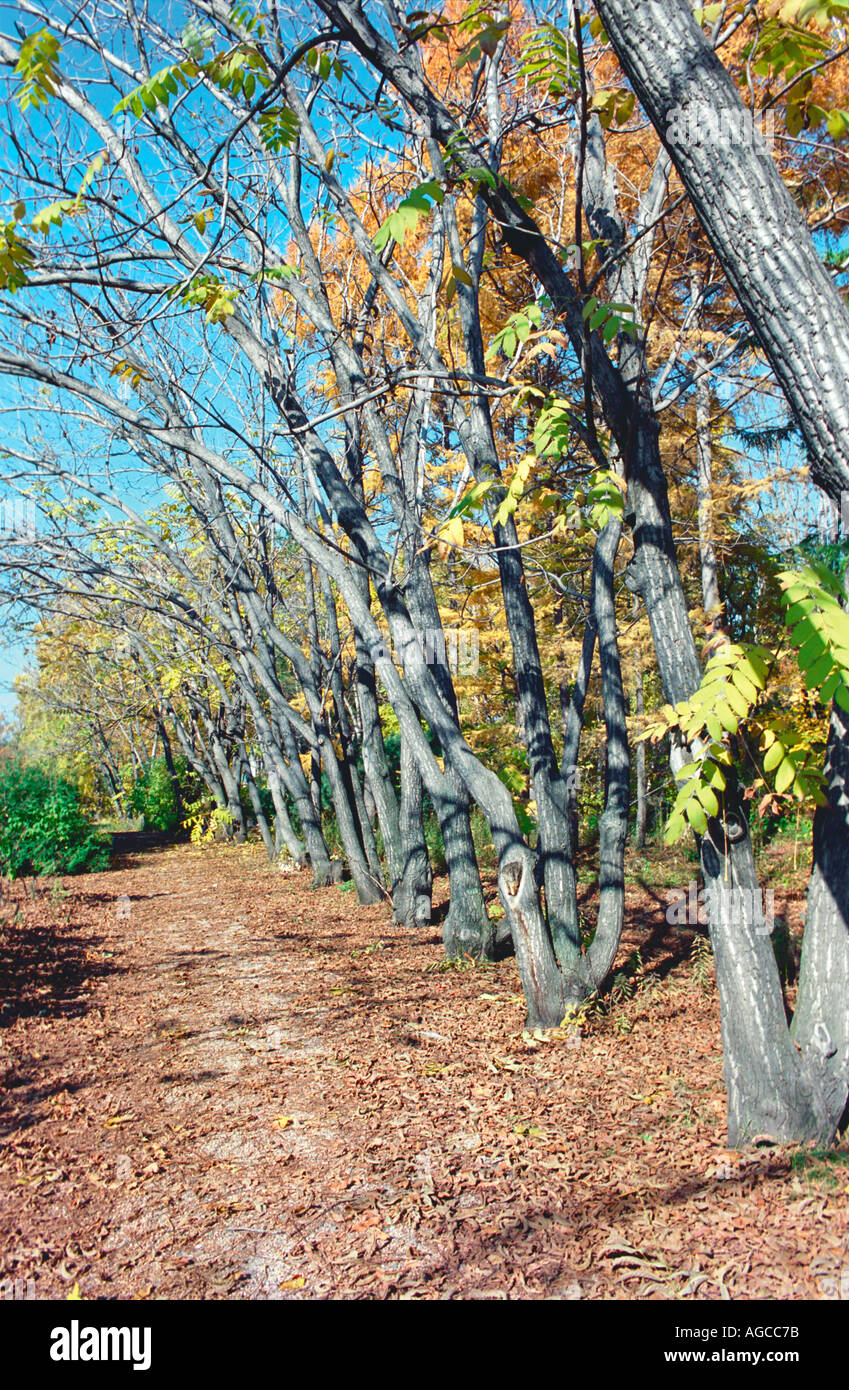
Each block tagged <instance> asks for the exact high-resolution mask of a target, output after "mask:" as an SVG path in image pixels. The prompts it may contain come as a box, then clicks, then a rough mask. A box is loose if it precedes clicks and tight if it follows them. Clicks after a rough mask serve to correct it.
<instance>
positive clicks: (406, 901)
mask: <svg viewBox="0 0 849 1390" xmlns="http://www.w3.org/2000/svg"><path fill="white" fill-rule="evenodd" d="M399 830H400V843H401V848H402V864H401V874H400V877H399V879H398V883H397V885H396V889H395V893H394V895H393V914H392V916H393V919H394V921H396V922H398V923H399V925H400V926H403V927H422V926H424V925H425V924H426V923H427V922H429V921H430V915H431V901H430V895H431V889H432V888H433V873H432V871H431V867H430V862H429V860H428V853H427V844H426V843H425V836H424V826H423V825H422V776H421V773H420V771H419V765H418V763H417V762H416V756H415V752H414V750H413V749H412V747H411V746H410V740H409V738H405V737H404V735H403V734H402V735H401V804H400V817H399Z"/></svg>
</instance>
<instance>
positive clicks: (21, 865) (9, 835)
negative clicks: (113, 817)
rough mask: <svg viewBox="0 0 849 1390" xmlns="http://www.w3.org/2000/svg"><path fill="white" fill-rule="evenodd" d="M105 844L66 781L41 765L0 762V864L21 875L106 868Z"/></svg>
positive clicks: (9, 873)
mask: <svg viewBox="0 0 849 1390" xmlns="http://www.w3.org/2000/svg"><path fill="white" fill-rule="evenodd" d="M108 864H109V846H108V844H107V843H106V842H105V841H104V840H103V839H102V837H101V836H100V835H98V833H97V832H96V830H95V829H94V826H93V825H92V823H91V821H89V820H88V818H87V817H86V816H85V815H84V814H83V812H82V810H81V807H80V798H79V793H78V792H77V790H76V788H75V787H73V786H71V784H70V782H65V781H63V780H62V779H61V778H57V777H51V776H50V775H49V774H48V773H47V772H45V771H44V770H43V769H42V768H40V767H25V766H23V765H22V764H21V763H17V762H6V763H2V764H0V868H2V871H3V873H4V874H5V875H7V876H8V877H10V878H17V877H19V876H20V875H21V874H76V873H82V872H83V871H84V870H89V871H96V870H98V869H105V868H106V867H107V866H108Z"/></svg>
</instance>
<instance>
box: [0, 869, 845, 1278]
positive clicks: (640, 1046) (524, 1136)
mask: <svg viewBox="0 0 849 1390" xmlns="http://www.w3.org/2000/svg"><path fill="white" fill-rule="evenodd" d="M644 864H645V867H646V868H648V867H649V866H648V864H647V863H646V861H642V860H634V861H633V862H632V863H631V877H632V891H631V893H630V897H629V919H628V931H627V933H626V940H625V943H624V946H623V951H622V955H621V959H620V962H619V967H620V968H619V973H618V975H617V979H616V983H615V987H614V989H613V991H612V993H610V994H608V996H607V998H606V1000H605V1002H604V1004H603V1007H602V1008H600V1009H598V1010H597V1011H596V1012H595V1014H594V1015H593V1016H591V1017H590V1018H589V1019H588V1020H587V1021H586V1022H585V1023H584V1025H583V1026H582V1027H581V1029H580V1030H579V1031H576V1030H574V1029H572V1030H568V1029H566V1030H563V1031H562V1032H561V1033H559V1034H557V1035H555V1036H553V1037H549V1038H547V1039H538V1038H534V1037H530V1036H527V1035H523V1031H522V1021H523V1007H522V1002H521V997H520V993H519V983H518V977H517V974H516V969H515V965H514V963H513V962H512V961H510V960H508V961H504V962H502V963H500V964H498V965H496V966H491V967H483V968H482V967H472V966H470V965H467V966H466V967H464V968H457V967H452V968H446V967H445V962H444V960H443V958H442V953H441V949H440V944H439V934H438V929H437V928H436V927H435V926H434V927H431V928H430V929H428V930H426V931H422V932H419V933H415V934H413V933H408V932H404V931H401V930H398V929H396V928H393V927H392V925H391V923H390V921H389V915H388V913H387V911H386V910H385V909H383V908H365V909H364V908H359V907H358V906H357V904H356V899H355V898H354V896H353V894H352V893H351V892H350V891H349V890H347V889H346V887H345V886H343V887H334V888H328V889H324V890H320V891H317V892H316V891H312V890H311V889H310V888H309V879H308V876H307V875H301V874H291V875H286V874H283V873H281V872H279V871H278V870H274V869H272V868H270V867H269V866H268V865H267V864H266V863H265V862H264V860H263V856H262V852H261V850H260V849H258V848H257V847H254V846H249V847H244V848H238V847H230V846H223V847H214V848H212V847H210V848H203V849H200V848H195V847H193V846H178V847H175V848H170V849H148V850H145V851H144V852H141V853H139V854H137V855H135V856H130V855H128V856H125V857H124V858H122V859H119V860H117V861H116V865H115V867H114V868H113V870H112V871H111V872H109V873H103V874H98V875H90V876H87V877H84V878H78V879H66V880H64V881H63V882H61V883H58V882H57V883H53V884H51V883H48V884H46V885H45V884H42V885H40V887H39V888H38V889H33V890H32V891H27V889H26V887H25V886H24V885H22V884H16V885H15V886H14V889H13V890H12V891H11V892H10V890H9V888H8V886H7V888H6V890H5V898H4V900H3V903H2V905H0V1082H2V1110H0V1280H6V1281H12V1283H11V1287H12V1288H14V1289H15V1290H16V1291H17V1292H18V1294H20V1293H21V1291H23V1292H24V1294H25V1295H29V1296H35V1297H37V1298H43V1297H47V1298H67V1296H68V1294H69V1293H72V1292H73V1291H74V1290H78V1293H79V1296H80V1297H82V1298H83V1299H98V1298H125V1299H127V1298H139V1299H150V1298H204V1299H210V1298H328V1297H342V1298H360V1297H368V1298H384V1297H389V1298H399V1297H400V1298H538V1297H556V1298H566V1299H579V1298H681V1297H683V1298H694V1299H705V1298H732V1299H733V1298H811V1297H814V1298H817V1297H819V1298H822V1297H826V1298H834V1297H838V1298H839V1297H841V1296H842V1297H844V1298H849V1152H847V1151H846V1149H845V1148H843V1149H839V1150H837V1151H835V1152H834V1153H832V1154H830V1155H827V1156H826V1155H816V1154H811V1153H803V1152H801V1151H793V1150H780V1149H775V1148H772V1149H760V1150H757V1151H755V1152H753V1153H749V1154H746V1155H741V1154H738V1153H732V1152H729V1151H728V1150H726V1148H725V1147H724V1093H723V1086H722V1075H721V1056H720V1044H719V1020H718V1004H717V998H716V991H715V987H714V985H713V981H712V972H711V967H710V957H709V953H707V952H706V950H705V949H704V946H703V944H701V938H700V937H699V936H698V935H696V936H695V938H694V933H693V930H692V928H674V927H670V926H669V924H668V923H667V921H666V917H665V908H666V899H665V894H664V891H663V889H662V887H658V886H657V885H655V886H648V884H647V880H646V876H645V874H644V873H643V868H642V866H643V865H644ZM585 893H586V895H587V904H588V906H587V910H588V914H589V913H590V911H591V893H592V889H591V888H590V887H589V886H587V887H586V888H585ZM777 897H778V898H780V894H779V895H777ZM784 907H785V911H787V912H788V916H790V917H791V918H792V917H793V914H794V913H795V915H796V917H798V903H797V904H796V905H795V907H794V906H793V905H792V904H791V905H790V907H789V909H788V906H787V904H786V903H785V904H784ZM694 940H695V944H694ZM3 1287H4V1286H3V1285H0V1288H3ZM9 1287H10V1286H9V1284H8V1283H7V1284H6V1285H5V1289H6V1291H8V1290H9ZM74 1296H76V1294H75V1295H74Z"/></svg>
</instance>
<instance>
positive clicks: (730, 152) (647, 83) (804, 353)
mask: <svg viewBox="0 0 849 1390" xmlns="http://www.w3.org/2000/svg"><path fill="white" fill-rule="evenodd" d="M596 9H597V10H598V13H599V17H600V18H601V21H602V23H603V24H604V27H605V29H606V31H607V34H608V36H609V38H610V42H611V43H612V45H613V47H614V49H615V50H616V56H617V57H618V59H619V61H620V63H621V64H622V67H623V69H624V70H625V72H626V74H627V76H628V78H629V80H630V82H631V84H632V85H633V87H634V90H635V92H636V93H637V96H638V97H639V99H640V102H641V103H642V105H643V107H644V109H645V111H646V113H647V115H648V117H649V119H650V120H651V122H652V125H653V126H654V128H655V130H656V131H657V133H658V135H659V136H660V138H661V140H662V141H663V143H664V145H665V146H666V149H667V150H668V152H669V156H670V158H671V160H672V162H673V164H674V165H675V168H676V169H677V171H678V174H679V176H680V178H681V182H682V183H683V184H684V187H685V188H686V190H687V192H688V194H689V196H690V200H691V202H692V204H693V207H694V209H695V211H696V213H697V215H698V218H699V221H700V222H701V224H702V226H703V227H704V229H705V232H706V234H707V236H708V238H709V240H710V241H711V243H712V245H713V248H714V250H715V251H716V254H717V257H718V258H719V262H720V264H721V266H722V268H723V270H724V271H725V274H726V275H727V276H728V279H729V280H730V282H731V284H732V285H733V287H734V290H735V293H736V294H737V298H738V299H739V301H740V304H741V306H742V308H743V310H744V312H745V314H746V316H747V318H748V320H749V323H750V324H751V326H752V328H753V329H754V332H755V333H756V335H757V337H758V340H759V342H760V344H761V346H762V348H763V350H764V352H765V354H766V356H767V358H768V359H769V363H770V365H771V367H772V369H773V371H774V372H775V375H776V377H777V378H778V380H779V382H780V383H781V386H782V389H783V391H784V394H785V396H786V397H787V400H788V402H789V404H790V407H791V409H792V411H793V413H794V415H795V416H796V418H797V420H798V421H799V425H800V428H801V430H802V434H803V435H804V438H805V443H806V444H807V446H808V452H809V454H810V457H811V474H812V476H813V478H814V480H815V482H817V483H818V484H819V485H820V487H822V488H823V489H824V490H825V491H826V492H827V493H828V494H829V496H830V497H832V498H833V499H834V500H835V501H836V502H837V503H838V506H839V505H840V495H841V492H842V491H843V490H845V489H849V391H847V386H846V383H847V380H849V312H847V309H846V306H845V304H844V303H843V300H842V298H841V295H840V292H839V290H838V288H837V286H836V284H835V283H834V280H833V279H832V277H831V275H830V274H829V272H828V270H827V269H826V267H825V266H824V265H823V263H822V260H821V258H820V255H819V253H818V251H817V249H816V247H815V245H814V243H813V240H812V238H811V235H810V233H809V231H808V228H807V226H806V225H805V220H804V218H803V216H802V213H801V212H800V210H799V208H798V207H797V206H796V204H795V203H794V201H793V199H792V197H791V196H790V193H789V191H788V189H787V187H786V186H785V184H784V181H783V180H782V178H781V175H780V174H779V172H778V169H777V168H776V166H775V163H774V161H773V159H772V156H771V155H770V153H769V150H768V149H767V147H766V145H765V143H764V141H763V139H762V138H761V135H760V133H759V132H758V131H757V130H756V129H755V128H754V124H753V122H752V121H751V120H750V119H749V118H748V113H747V111H746V108H745V107H744V106H743V103H742V102H741V100H740V97H739V94H738V89H737V87H736V85H735V83H734V81H733V79H732V77H731V76H730V74H729V73H728V72H727V71H726V70H725V68H724V67H723V66H722V63H721V62H720V60H719V58H718V57H717V55H716V54H715V53H714V51H713V49H712V48H711V46H710V44H709V43H708V41H707V39H706V37H705V35H704V34H703V33H702V30H701V29H700V28H699V26H698V25H697V23H696V21H695V19H694V18H693V11H692V8H691V6H690V5H689V3H687V2H686V0H640V3H639V4H635V3H634V0H597V4H596ZM706 121H709V122H710V123H711V126H712V129H713V130H720V131H727V132H729V135H728V138H727V139H724V140H723V142H722V145H721V148H718V147H717V145H716V143H715V142H714V141H711V142H709V143H708V142H702V141H701V140H700V139H698V138H693V137H694V135H695V133H696V132H697V131H698V130H699V127H700V126H704V124H705V122H706Z"/></svg>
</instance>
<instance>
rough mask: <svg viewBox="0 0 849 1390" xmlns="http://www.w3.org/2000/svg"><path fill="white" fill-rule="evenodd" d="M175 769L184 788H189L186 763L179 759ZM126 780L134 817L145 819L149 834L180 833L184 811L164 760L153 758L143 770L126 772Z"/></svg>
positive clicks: (128, 799) (176, 761)
mask: <svg viewBox="0 0 849 1390" xmlns="http://www.w3.org/2000/svg"><path fill="white" fill-rule="evenodd" d="M174 767H175V771H176V773H177V777H178V779H179V782H180V784H181V786H185V784H186V783H187V782H189V781H190V780H191V779H190V778H189V777H187V774H186V767H185V764H184V762H183V760H182V759H181V758H178V759H176V760H175V764H174ZM123 776H124V783H125V786H127V805H128V807H129V812H130V815H131V816H144V829H145V830H163V831H168V832H171V831H175V830H177V829H178V827H179V825H180V809H179V807H178V805H177V798H176V796H175V795H174V783H173V782H172V780H171V774H170V773H169V771H168V764H167V763H166V761H165V759H164V758H151V759H150V761H149V762H147V763H145V764H144V766H143V767H141V768H134V769H132V770H130V769H125V770H124V773H123ZM130 779H132V780H130Z"/></svg>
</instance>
